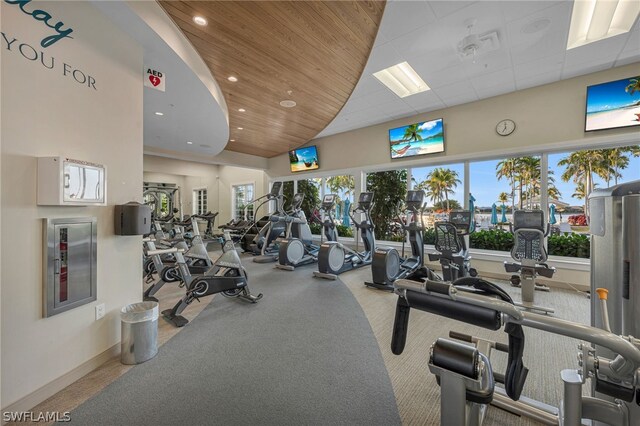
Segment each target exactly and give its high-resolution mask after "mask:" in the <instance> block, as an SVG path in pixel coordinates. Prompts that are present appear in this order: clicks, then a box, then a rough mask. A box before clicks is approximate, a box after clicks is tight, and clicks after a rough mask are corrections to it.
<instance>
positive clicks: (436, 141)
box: [389, 118, 444, 159]
mask: <svg viewBox="0 0 640 426" xmlns="http://www.w3.org/2000/svg"><path fill="white" fill-rule="evenodd" d="M389 143H390V144H391V158H392V159H396V158H407V157H413V156H416V155H425V154H435V153H438V152H444V127H443V123H442V118H438V119H437V120H431V121H423V122H422V123H416V124H411V125H409V126H404V127H398V128H396V129H391V130H389Z"/></svg>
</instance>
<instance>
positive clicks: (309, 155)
mask: <svg viewBox="0 0 640 426" xmlns="http://www.w3.org/2000/svg"><path fill="white" fill-rule="evenodd" d="M296 151H297V153H298V159H299V160H307V161H308V160H313V159H317V158H318V153H317V151H316V147H315V145H314V146H308V147H305V148H298V149H297V150H296Z"/></svg>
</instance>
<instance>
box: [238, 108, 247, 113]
mask: <svg viewBox="0 0 640 426" xmlns="http://www.w3.org/2000/svg"><path fill="white" fill-rule="evenodd" d="M238 111H240V112H245V111H246V109H244V108H238Z"/></svg>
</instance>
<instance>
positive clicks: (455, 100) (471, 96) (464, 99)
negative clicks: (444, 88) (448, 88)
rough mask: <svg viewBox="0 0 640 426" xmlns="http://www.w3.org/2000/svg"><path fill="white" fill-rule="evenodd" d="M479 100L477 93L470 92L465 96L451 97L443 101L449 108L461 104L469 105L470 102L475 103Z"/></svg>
mask: <svg viewBox="0 0 640 426" xmlns="http://www.w3.org/2000/svg"><path fill="white" fill-rule="evenodd" d="M477 100H478V96H477V95H476V93H475V92H469V93H465V94H463V95H460V96H452V97H449V98H447V99H443V101H444V103H445V104H446V105H447V106H448V107H452V106H456V105H461V104H467V103H469V102H474V101H477Z"/></svg>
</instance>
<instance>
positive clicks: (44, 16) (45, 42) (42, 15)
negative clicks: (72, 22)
mask: <svg viewBox="0 0 640 426" xmlns="http://www.w3.org/2000/svg"><path fill="white" fill-rule="evenodd" d="M4 2H5V3H7V4H12V5H18V7H20V10H22V12H24V13H25V14H26V15H29V16H31V17H33V18H34V19H35V20H36V21H41V22H42V23H44V24H45V25H46V26H47V27H49V28H51V29H52V30H55V31H56V34H53V35H50V36H48V37H45V38H43V39H42V41H41V42H40V46H42V47H45V48H46V47H49V46H51V45H52V44H54V43H56V42H58V41H60V40H62V39H63V38H73V37H71V36H70V35H69V34H71V33H72V32H73V29H71V28H67V29H63V28H62V27H63V26H64V22H62V21H58V23H56V24H52V23H51V22H50V20H51V15H50V14H49V13H48V12H46V11H44V10H40V9H36V10H34V11H32V12H30V11H28V10H27V9H25V7H26V6H27V5H28V4H29V3H31V0H4Z"/></svg>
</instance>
